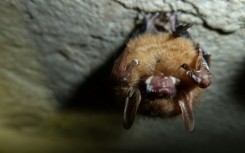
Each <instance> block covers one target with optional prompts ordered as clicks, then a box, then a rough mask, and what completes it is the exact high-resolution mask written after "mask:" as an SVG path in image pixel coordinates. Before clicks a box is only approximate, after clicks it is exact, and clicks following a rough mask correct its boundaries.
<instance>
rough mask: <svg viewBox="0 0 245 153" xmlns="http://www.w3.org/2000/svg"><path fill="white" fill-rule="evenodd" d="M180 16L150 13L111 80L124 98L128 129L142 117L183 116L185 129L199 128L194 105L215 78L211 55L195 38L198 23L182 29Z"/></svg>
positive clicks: (129, 44) (130, 42)
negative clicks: (141, 30) (193, 36)
mask: <svg viewBox="0 0 245 153" xmlns="http://www.w3.org/2000/svg"><path fill="white" fill-rule="evenodd" d="M176 16H177V15H176V13H166V14H163V13H152V14H146V15H145V19H144V24H143V28H142V29H143V32H141V34H140V35H139V36H136V37H134V38H132V39H131V40H130V41H129V42H128V43H127V45H126V47H125V49H124V51H123V52H122V53H121V55H120V56H119V57H118V59H117V60H116V61H115V63H114V66H113V69H112V73H111V78H112V79H113V81H114V82H116V83H115V88H116V91H117V93H118V95H119V96H120V97H121V98H122V99H123V102H124V112H123V127H124V128H125V129H129V128H130V127H131V126H132V125H133V122H134V120H135V116H136V114H142V115H145V116H148V117H152V118H154V117H160V118H172V117H175V116H178V115H182V117H183V121H184V126H185V129H186V130H187V131H188V132H192V131H193V129H194V116H193V105H195V104H196V102H197V101H198V99H199V97H200V96H201V92H202V90H203V89H204V88H207V87H209V85H210V84H211V81H212V75H211V72H210V69H209V66H210V57H211V55H210V54H207V53H206V52H205V51H204V50H202V49H201V48H200V45H199V44H198V43H196V42H195V41H193V40H192V38H191V36H190V34H189V32H188V31H187V30H188V29H189V28H190V27H191V26H192V24H190V23H189V24H185V25H178V21H177V17H176Z"/></svg>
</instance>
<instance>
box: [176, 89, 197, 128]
mask: <svg viewBox="0 0 245 153" xmlns="http://www.w3.org/2000/svg"><path fill="white" fill-rule="evenodd" d="M190 96H191V95H189V94H188V93H186V92H183V93H181V96H180V97H179V99H178V103H179V106H180V109H181V113H182V117H183V120H184V125H185V129H186V131H188V132H193V130H194V126H195V125H194V116H193V111H192V102H191V99H192V98H191V97H190Z"/></svg>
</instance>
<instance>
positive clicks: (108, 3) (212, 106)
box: [0, 0, 245, 153]
mask: <svg viewBox="0 0 245 153" xmlns="http://www.w3.org/2000/svg"><path fill="white" fill-rule="evenodd" d="M173 10H174V11H179V20H180V21H181V22H191V23H194V24H195V25H194V26H193V27H192V28H191V29H190V33H191V35H192V37H193V38H194V39H195V40H196V41H197V42H200V44H201V46H202V47H203V48H204V50H206V51H208V52H210V53H211V54H212V63H211V66H212V74H213V84H212V86H211V87H210V88H209V89H207V90H206V91H205V93H204V95H203V98H202V100H201V102H200V105H199V106H198V107H197V108H196V111H195V120H196V131H195V132H194V133H193V134H187V133H186V132H185V131H184V127H183V124H182V120H181V118H177V119H175V120H161V119H157V120H151V119H145V118H141V117H138V118H137V120H136V124H135V125H134V127H133V128H132V129H130V130H127V131H126V130H124V129H122V126H121V118H122V110H121V109H118V108H116V109H115V110H112V109H113V108H114V107H113V106H111V107H110V109H108V108H107V107H108V106H109V105H111V104H112V103H114V101H112V99H111V98H110V96H108V95H109V94H110V91H109V89H108V87H107V86H108V84H107V79H108V77H109V73H110V68H111V66H112V60H111V59H113V57H114V56H115V55H116V54H117V52H118V51H120V49H121V47H122V45H123V44H124V42H125V41H126V40H127V39H128V36H129V35H130V33H131V32H132V31H133V29H134V28H135V20H136V18H137V15H138V13H139V12H140V11H144V12H154V11H173ZM0 21H1V22H0V65H1V69H0V96H1V102H0V107H1V112H0V135H1V137H0V141H1V142H2V143H1V144H0V152H61V153H62V152H98V151H100V152H180V151H183V150H184V151H186V152H187V151H188V152H231V151H240V150H244V149H243V148H244V147H243V142H244V140H245V133H244V130H245V120H244V118H245V104H244V99H245V92H244V91H245V90H244V87H245V83H244V81H243V80H244V79H243V78H244V77H245V67H244V65H245V49H244V44H245V2H244V1H238V0H230V1H221V0H219V1H214V0H210V1H191V0H179V1H175V2H173V1H170V0H164V1H162V0H155V1H147V0H141V1H140V0H103V1H96V0H74V1H67V0H52V1H50V0H19V1H15V0H2V1H0ZM70 103H71V104H72V107H73V108H74V107H75V109H73V108H72V109H67V107H68V106H67V105H69V104H70ZM94 105H96V106H94ZM69 108H70V107H69Z"/></svg>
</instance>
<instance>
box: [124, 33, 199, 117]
mask: <svg viewBox="0 0 245 153" xmlns="http://www.w3.org/2000/svg"><path fill="white" fill-rule="evenodd" d="M197 56H198V53H197V52H196V50H195V47H194V44H193V42H192V41H191V40H190V39H186V38H183V37H178V38H175V37H173V36H172V35H170V34H167V33H158V34H144V35H141V36H139V37H137V38H135V39H133V40H131V41H130V42H129V43H128V45H127V47H126V49H125V52H124V53H123V57H124V58H121V61H120V62H121V63H120V68H119V69H121V71H123V70H125V68H126V67H127V66H128V65H130V64H131V62H132V61H133V60H135V59H137V60H138V61H139V65H138V66H137V67H135V68H134V69H133V71H132V75H131V77H130V78H129V80H128V81H127V85H123V86H119V88H121V91H122V93H121V94H123V97H124V96H125V93H126V92H127V91H128V89H129V88H130V87H131V86H136V85H137V84H138V83H139V80H140V79H141V78H142V77H144V76H147V75H151V74H152V73H154V71H159V72H163V73H164V74H166V75H171V76H174V77H176V78H179V79H180V80H181V86H182V88H183V90H186V91H190V92H191V93H192V94H191V95H192V97H191V99H192V102H193V103H195V102H196V100H197V99H198V97H199V96H200V92H201V89H200V88H198V87H196V85H195V84H194V82H193V81H192V80H191V79H190V78H189V77H188V76H187V75H186V72H185V70H183V69H180V66H181V65H182V64H183V63H186V64H188V65H190V67H192V68H194V67H195V62H196V60H197ZM177 94H178V93H177ZM139 112H140V113H142V114H144V115H147V116H159V117H171V116H176V115H178V114H181V110H180V107H179V105H178V103H177V102H175V98H174V97H173V98H172V99H164V98H162V99H155V100H152V99H147V98H142V102H141V103H140V107H139Z"/></svg>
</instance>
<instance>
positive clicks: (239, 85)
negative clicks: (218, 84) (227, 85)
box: [231, 57, 245, 107]
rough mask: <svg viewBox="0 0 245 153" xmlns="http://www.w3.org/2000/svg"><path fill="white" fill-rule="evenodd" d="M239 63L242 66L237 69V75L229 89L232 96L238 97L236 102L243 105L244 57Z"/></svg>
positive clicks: (244, 92) (244, 93)
mask: <svg viewBox="0 0 245 153" xmlns="http://www.w3.org/2000/svg"><path fill="white" fill-rule="evenodd" d="M241 65H242V66H241V67H240V69H238V71H239V73H238V74H239V75H237V76H236V77H235V79H234V85H233V88H232V89H231V90H232V94H234V96H235V97H236V98H237V99H239V100H238V102H239V103H240V105H242V106H243V107H245V102H244V101H245V57H244V60H243V63H242V64H241Z"/></svg>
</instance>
